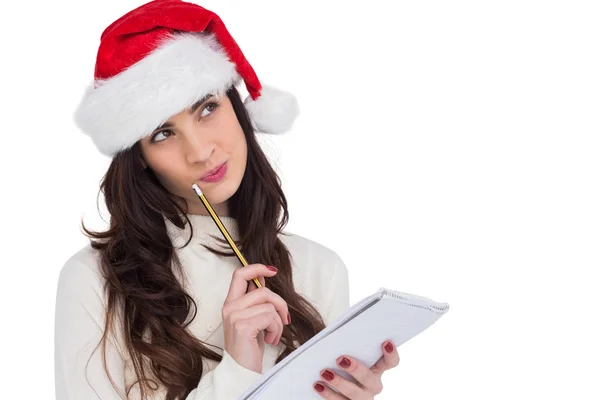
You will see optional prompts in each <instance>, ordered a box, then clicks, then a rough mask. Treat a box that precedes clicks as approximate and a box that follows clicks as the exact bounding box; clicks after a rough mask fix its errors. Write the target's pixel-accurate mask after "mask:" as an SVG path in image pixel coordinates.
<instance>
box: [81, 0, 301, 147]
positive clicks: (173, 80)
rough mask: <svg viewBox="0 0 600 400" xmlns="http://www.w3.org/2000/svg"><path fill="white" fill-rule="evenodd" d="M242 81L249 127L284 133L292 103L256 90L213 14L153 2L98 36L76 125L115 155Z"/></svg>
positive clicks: (168, 1) (294, 108) (293, 113)
mask: <svg viewBox="0 0 600 400" xmlns="http://www.w3.org/2000/svg"><path fill="white" fill-rule="evenodd" d="M242 80H243V82H244V84H245V86H246V88H247V90H248V93H249V95H248V97H247V98H246V99H245V101H244V104H245V106H246V109H247V110H248V113H249V115H250V118H251V120H252V123H253V125H254V128H255V129H256V130H257V131H259V132H263V133H268V134H278V133H283V132H285V131H287V130H289V129H290V128H291V126H292V124H293V122H294V120H295V119H296V117H297V115H298V104H297V101H296V98H295V97H294V96H293V95H292V94H291V93H288V92H284V91H282V90H278V89H276V88H273V87H267V86H263V85H261V83H260V81H259V80H258V77H257V76H256V73H255V72H254V70H253V69H252V66H251V65H250V64H249V63H248V61H247V60H246V58H245V57H244V54H243V53H242V51H241V50H240V48H239V47H238V45H237V43H236V42H235V40H234V39H233V38H232V37H231V35H230V34H229V32H228V31H227V29H226V28H225V25H224V24H223V22H222V21H221V19H220V18H219V16H218V15H216V14H215V13H213V12H212V11H209V10H206V9H205V8H203V7H200V6H198V5H196V4H192V3H188V2H185V1H181V0H155V1H151V2H149V3H146V4H144V5H142V6H140V7H138V8H136V9H134V10H132V11H130V12H128V13H127V14H125V15H124V16H122V17H121V18H119V19H117V20H116V21H115V22H113V23H112V24H111V25H109V26H108V27H107V28H106V29H105V30H104V32H103V33H102V36H101V38H100V47H99V49H98V55H97V58H96V66H95V73H94V81H93V83H92V84H90V85H89V87H88V89H87V90H86V91H85V93H84V95H83V98H82V100H81V102H80V104H79V105H78V107H77V109H76V111H75V123H76V125H77V126H78V127H79V129H81V130H82V131H83V132H84V133H85V134H86V135H89V136H90V137H91V139H92V141H93V142H94V144H95V145H96V147H97V148H98V150H99V151H100V152H101V153H103V154H105V155H107V156H114V155H115V154H117V153H118V152H119V151H121V150H125V149H127V148H129V147H131V146H132V145H133V144H135V143H136V142H137V141H138V140H140V139H142V138H144V137H146V136H148V135H150V134H151V133H152V131H153V130H155V129H156V128H157V127H158V126H160V125H161V124H162V123H163V122H165V121H166V120H167V119H169V117H171V116H172V115H174V114H177V113H179V112H181V111H183V110H184V109H185V108H187V107H189V106H191V105H192V104H193V103H195V102H196V101H197V100H199V99H201V98H202V97H204V96H205V95H207V94H222V93H224V92H225V91H226V90H227V89H228V88H229V87H230V86H233V85H235V84H237V83H238V82H241V81H242Z"/></svg>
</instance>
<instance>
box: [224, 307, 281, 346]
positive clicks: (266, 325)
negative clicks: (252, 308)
mask: <svg viewBox="0 0 600 400" xmlns="http://www.w3.org/2000/svg"><path fill="white" fill-rule="evenodd" d="M234 326H235V329H236V331H238V332H240V333H242V334H244V335H247V337H251V338H253V339H258V337H259V335H260V333H261V332H262V331H266V335H265V342H266V341H267V337H269V336H270V337H273V336H275V337H277V336H278V335H279V330H280V328H279V325H278V324H277V314H276V313H273V312H268V311H267V312H262V313H260V314H257V315H255V316H253V317H251V318H246V319H239V320H237V321H236V322H235V324H234Z"/></svg>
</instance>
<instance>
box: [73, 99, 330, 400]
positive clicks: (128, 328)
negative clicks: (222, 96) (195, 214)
mask: <svg viewBox="0 0 600 400" xmlns="http://www.w3.org/2000/svg"><path fill="white" fill-rule="evenodd" d="M227 96H228V97H229V99H230V100H231V103H232V105H233V109H234V111H235V114H236V116H237V119H238V121H239V123H240V125H241V127H242V129H243V131H244V135H245V138H246V141H247V148H248V157H247V165H246V170H245V172H244V176H243V178H242V181H241V184H240V186H239V188H238V190H237V191H236V192H235V194H234V195H233V196H232V197H231V198H230V199H229V200H228V203H229V204H228V206H229V211H230V216H231V217H233V218H235V219H236V220H237V224H238V230H239V235H240V236H239V240H237V241H236V244H238V245H239V247H240V249H241V250H242V251H243V253H244V257H245V258H246V259H247V260H248V262H249V263H258V262H260V263H263V264H267V265H277V267H278V269H279V273H278V274H277V275H275V276H274V277H272V278H269V282H268V284H269V289H270V290H272V291H273V292H275V293H277V294H278V295H280V296H281V297H282V298H283V299H284V300H285V301H286V302H287V304H288V307H289V311H290V314H291V315H292V320H293V321H294V323H293V324H292V325H287V326H284V330H283V335H282V337H281V343H283V344H284V345H285V350H284V351H283V353H282V354H280V355H279V357H278V358H277V362H280V361H281V360H282V359H284V358H285V357H286V356H287V355H289V354H290V353H291V352H292V351H293V350H295V349H296V348H297V346H299V345H302V344H303V343H305V342H306V341H308V340H309V339H310V338H311V337H313V336H314V335H316V334H317V333H318V332H319V331H321V330H322V329H323V328H324V327H325V323H324V320H323V318H322V316H321V315H320V313H319V312H318V311H317V309H316V308H314V307H313V306H312V305H311V304H310V302H309V301H307V300H306V299H305V298H304V297H302V296H301V295H300V294H298V293H296V290H295V288H294V282H293V280H292V268H291V260H290V254H289V251H288V249H287V248H286V246H285V245H284V244H283V243H282V241H281V239H280V237H279V234H282V233H283V228H284V227H285V225H286V224H287V222H288V218H289V214H288V209H287V201H286V198H285V195H284V193H283V191H282V188H281V181H280V178H279V176H278V175H277V173H276V172H275V170H274V169H273V167H272V166H271V165H270V163H269V162H268V160H267V157H266V156H265V154H264V153H263V151H262V149H261V148H260V146H259V144H258V142H257V141H256V137H255V133H254V130H253V128H252V125H251V122H250V119H249V116H248V114H247V111H246V109H245V107H244V104H243V102H242V100H241V98H240V95H239V93H238V91H237V90H236V89H235V87H231V88H230V89H229V90H228V91H227ZM100 191H101V192H103V194H104V199H105V202H106V206H107V210H108V212H109V214H110V216H111V219H110V225H109V227H108V229H107V230H106V231H103V232H97V231H91V230H88V229H87V228H86V227H85V225H84V224H83V221H82V227H83V230H84V233H85V234H86V236H87V237H89V238H90V241H91V245H92V247H93V248H94V249H96V250H98V252H99V254H100V260H101V261H100V262H101V270H102V274H103V276H104V278H105V287H104V288H105V291H106V296H107V310H106V313H107V318H106V323H105V327H104V334H103V336H102V339H101V341H100V343H99V345H100V344H103V348H104V349H105V345H106V340H107V337H108V333H109V332H110V331H111V329H114V328H115V326H116V327H118V329H121V332H122V333H123V337H124V344H125V347H126V350H127V351H128V353H129V355H130V357H131V360H132V364H133V367H134V370H135V374H136V380H135V382H134V383H133V384H132V385H131V386H130V387H128V388H126V393H125V395H126V398H129V394H130V391H131V389H132V388H133V387H134V386H135V385H136V384H139V390H140V393H141V396H142V398H145V397H146V394H147V393H149V392H150V391H152V390H156V389H157V387H158V386H157V385H158V384H160V385H163V386H164V387H166V393H167V394H166V400H176V399H183V398H185V397H186V396H187V395H188V394H189V393H190V392H191V391H192V390H193V389H194V388H195V387H196V386H197V384H198V382H199V380H200V377H201V376H202V373H203V363H202V360H203V359H211V360H215V361H221V359H222V356H221V355H220V354H218V353H217V352H215V351H214V350H212V349H211V348H209V347H208V346H207V345H206V344H204V343H203V342H201V341H200V340H199V339H197V338H196V337H194V336H193V335H192V334H191V333H190V332H189V331H188V330H187V329H186V328H187V326H188V325H189V324H190V323H191V322H192V320H193V319H194V318H196V314H197V306H196V304H195V302H194V300H193V299H192V298H191V296H190V295H189V294H188V293H186V292H185V291H184V289H183V286H182V283H181V282H180V281H179V280H178V279H177V277H176V274H175V272H177V271H176V270H175V269H179V270H180V269H181V268H182V266H181V263H180V261H179V259H178V257H177V253H176V249H175V248H174V245H173V244H172V242H171V240H170V237H169V235H168V233H167V228H166V224H165V218H167V219H168V220H170V221H171V222H172V223H173V224H174V225H175V226H177V227H179V228H184V226H185V225H184V224H185V223H189V219H188V218H187V216H186V210H185V209H183V208H182V207H181V205H180V204H186V203H185V202H182V203H178V202H177V201H176V198H175V197H174V196H173V194H171V193H169V192H168V191H167V190H166V189H165V188H164V187H163V186H162V185H161V184H160V183H159V181H158V179H157V178H156V176H155V175H154V174H153V172H152V171H151V170H150V168H146V169H145V168H144V166H143V164H142V156H141V150H140V146H139V142H138V143H136V144H135V145H134V146H132V147H131V148H130V149H127V150H125V151H122V152H121V153H119V154H117V155H116V156H115V157H114V158H113V160H112V162H111V164H110V166H109V168H108V170H107V172H106V174H105V175H104V177H103V178H102V181H101V184H100ZM181 200H183V199H181ZM242 210H243V212H242ZM248 210H249V211H248ZM192 234H193V232H192ZM191 238H192V237H191V235H190V238H189V239H188V241H187V242H186V244H185V245H186V246H187V245H188V244H189V243H190V240H191ZM223 243H226V242H225V241H223ZM208 249H209V250H210V251H212V252H214V253H217V254H221V255H225V256H234V254H233V252H226V251H225V250H223V249H222V250H218V249H213V248H208ZM117 315H119V318H117ZM200 318H201V316H200ZM103 360H104V367H105V370H106V372H107V375H108V376H109V379H110V380H111V382H112V383H113V386H114V381H113V380H112V378H110V374H109V373H108V370H107V368H106V352H105V351H104V353H103ZM148 369H150V374H149V373H148V372H149V371H148ZM157 381H158V382H157Z"/></svg>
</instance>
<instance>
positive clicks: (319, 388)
mask: <svg viewBox="0 0 600 400" xmlns="http://www.w3.org/2000/svg"><path fill="white" fill-rule="evenodd" d="M315 389H317V392H322V391H323V390H325V386H323V385H321V384H320V383H317V384H316V385H315Z"/></svg>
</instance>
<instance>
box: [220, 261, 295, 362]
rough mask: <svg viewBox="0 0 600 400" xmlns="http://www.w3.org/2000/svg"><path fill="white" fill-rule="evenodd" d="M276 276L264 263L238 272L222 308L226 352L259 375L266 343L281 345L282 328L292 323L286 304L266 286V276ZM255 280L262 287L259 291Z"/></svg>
mask: <svg viewBox="0 0 600 400" xmlns="http://www.w3.org/2000/svg"><path fill="white" fill-rule="evenodd" d="M276 273H277V271H276V270H270V269H269V268H268V267H267V266H265V265H263V264H250V265H248V266H246V267H242V268H238V269H236V270H235V271H234V273H233V278H232V280H231V284H230V286H229V293H228V294H227V298H226V299H225V303H224V304H223V309H222V316H223V332H224V335H225V350H226V351H227V352H228V353H229V355H231V357H232V358H233V359H234V360H235V361H236V362H237V363H238V364H239V365H241V366H242V367H244V368H247V369H250V370H252V371H255V372H258V373H261V372H262V362H263V354H264V348H265V342H266V343H269V344H272V345H274V346H276V345H278V344H279V340H280V338H281V335H282V333H283V325H284V324H285V325H287V324H289V321H290V319H289V311H288V307H287V303H286V302H285V301H284V300H283V299H282V298H281V297H280V296H279V295H277V294H275V293H273V292H272V291H271V290H270V289H268V288H267V287H266V286H265V284H264V282H265V280H264V277H265V276H266V277H271V276H274V275H275V274H276ZM253 278H258V279H259V280H260V281H261V283H262V286H263V287H262V288H257V287H256V286H255V285H254V282H252V279H253ZM248 282H250V289H249V290H248ZM265 331H266V335H265V334H264V333H265Z"/></svg>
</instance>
